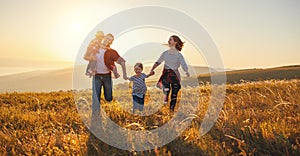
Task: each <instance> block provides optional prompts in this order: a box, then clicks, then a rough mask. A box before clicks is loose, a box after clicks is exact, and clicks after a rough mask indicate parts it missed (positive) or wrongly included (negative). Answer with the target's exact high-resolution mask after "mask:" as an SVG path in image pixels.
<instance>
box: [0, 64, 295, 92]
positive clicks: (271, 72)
mask: <svg viewBox="0 0 300 156" xmlns="http://www.w3.org/2000/svg"><path fill="white" fill-rule="evenodd" d="M117 67H118V71H119V73H120V74H121V75H122V71H121V68H120V66H117ZM85 68H86V66H85V65H78V66H75V68H65V69H59V70H40V71H33V72H26V73H20V74H12V75H5V76H0V86H1V87H0V92H14V91H17V92H20V91H22V92H49V91H58V90H71V89H88V88H91V83H92V78H89V77H87V76H86V75H85ZM150 68H151V67H150V66H146V67H145V69H144V72H145V73H149V71H150ZM189 69H190V73H191V77H190V78H187V77H186V76H185V73H184V72H183V71H182V69H180V72H181V75H182V85H183V86H195V85H198V84H199V82H205V81H210V74H209V73H210V72H211V73H212V74H213V75H218V72H217V71H218V70H216V69H213V68H208V67H200V66H196V67H194V66H190V67H189ZM155 72H156V74H155V76H152V77H150V78H148V79H147V82H152V83H155V82H156V81H157V79H158V78H159V76H160V75H161V72H162V66H159V67H158V68H157V69H156V70H155ZM127 73H128V76H131V75H132V74H133V69H132V67H131V66H128V67H127ZM226 75H227V82H228V83H239V82H240V81H241V80H246V81H258V80H266V79H292V78H300V65H295V66H285V67H277V68H268V69H245V70H234V71H226ZM121 83H128V81H125V80H124V79H123V78H122V77H120V78H119V79H113V84H121ZM151 85H152V86H154V84H151Z"/></svg>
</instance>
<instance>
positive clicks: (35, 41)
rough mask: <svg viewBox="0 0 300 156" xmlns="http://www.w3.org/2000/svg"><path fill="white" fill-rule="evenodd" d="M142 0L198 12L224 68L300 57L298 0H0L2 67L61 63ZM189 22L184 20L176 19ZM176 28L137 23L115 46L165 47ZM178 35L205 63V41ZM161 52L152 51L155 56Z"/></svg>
mask: <svg viewBox="0 0 300 156" xmlns="http://www.w3.org/2000/svg"><path fill="white" fill-rule="evenodd" d="M142 6H158V7H166V8H170V9H175V10H177V11H179V12H182V13H184V14H185V15H187V16H189V17H191V18H192V19H194V20H195V21H196V22H197V23H198V24H199V25H201V26H202V27H203V28H204V29H205V30H206V32H207V33H208V34H209V35H210V37H211V39H212V40H213V42H214V44H215V45H216V47H217V48H218V51H219V53H220V56H221V57H222V60H223V64H224V67H225V68H231V69H248V68H269V67H277V66H283V65H294V64H300V9H299V8H300V1H299V0H286V1H282V0H264V1H261V0H252V1H241V0H227V1H217V0H210V1H204V0H190V1H179V0H172V1H170V0H161V1H158V0H152V1H149V0H127V1H122V0H110V1H102V0H91V1H89V0H86V1H78V0H73V1H69V0H66V1H58V0H43V1H40V0H24V1H19V0H1V1H0V22H1V23H0V28H1V29H0V34H1V35H0V42H1V46H0V54H1V55H0V65H1V67H0V75H1V72H2V74H3V73H4V72H7V71H11V72H13V71H17V70H18V71H19V70H21V71H25V68H26V69H27V70H29V69H34V67H35V68H37V67H41V68H45V67H49V68H50V67H55V68H57V67H63V63H61V62H65V63H66V65H72V63H74V62H76V61H78V57H77V56H78V55H79V54H80V55H81V52H79V50H80V48H81V46H82V44H83V42H84V41H85V40H86V39H87V37H88V36H90V34H92V33H93V32H92V31H94V29H95V27H96V26H97V25H98V24H99V23H101V22H102V21H104V20H105V19H108V18H110V17H111V16H113V15H115V14H118V13H119V12H121V11H124V10H128V9H132V8H136V7H142ZM166 20H168V19H166ZM122 22H124V21H122ZM125 22H126V21H125ZM128 22H130V21H128ZM120 24H121V23H120ZM184 24H185V21H178V25H184ZM124 31H125V30H124ZM191 31H193V30H191ZM105 33H108V32H105ZM110 33H113V34H114V32H110ZM172 34H176V32H171V31H168V30H163V29H151V30H150V29H149V28H143V29H133V30H132V31H127V32H126V31H125V33H123V34H122V35H119V36H118V34H117V37H116V39H115V42H114V43H113V45H112V47H113V48H114V49H116V50H118V51H119V53H120V55H122V56H124V57H129V56H126V54H127V53H130V57H134V55H132V52H129V50H132V49H140V48H141V47H147V48H148V46H145V44H147V43H149V44H150V45H157V46H158V47H155V48H153V49H156V50H157V49H161V50H164V49H166V48H167V47H163V46H162V45H160V44H151V43H165V42H167V40H168V38H169V36H170V35H172ZM180 35H181V37H182V38H183V39H184V41H186V46H185V47H184V49H183V51H182V54H183V55H184V57H185V58H186V60H187V62H189V63H190V64H192V65H200V66H206V65H207V63H206V62H205V57H203V55H200V54H199V49H198V51H197V48H196V47H195V46H193V45H192V44H191V42H189V40H188V39H187V38H185V36H184V34H180ZM141 40H142V41H143V42H139V41H141ZM159 46H161V47H159ZM161 52H162V51H161ZM161 52H160V51H159V52H155V53H153V55H152V56H151V58H149V60H150V61H152V60H153V59H154V60H155V58H158V57H159V54H160V53H161ZM129 59H130V58H129ZM58 62H59V63H58ZM27 67H28V68H27Z"/></svg>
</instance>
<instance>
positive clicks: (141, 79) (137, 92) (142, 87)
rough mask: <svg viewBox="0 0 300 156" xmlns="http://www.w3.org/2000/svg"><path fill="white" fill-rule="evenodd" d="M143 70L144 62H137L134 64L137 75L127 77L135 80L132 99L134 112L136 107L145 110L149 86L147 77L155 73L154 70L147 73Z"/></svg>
mask: <svg viewBox="0 0 300 156" xmlns="http://www.w3.org/2000/svg"><path fill="white" fill-rule="evenodd" d="M142 71H143V64H142V63H136V64H135V65H134V72H135V75H133V76H131V77H127V79H128V80H130V81H132V82H133V86H132V99H133V109H132V112H133V113H134V112H135V110H136V109H138V110H139V111H143V110H144V101H145V94H146V91H147V86H146V83H145V78H148V77H149V76H152V75H154V72H151V73H150V74H148V75H146V74H145V73H142Z"/></svg>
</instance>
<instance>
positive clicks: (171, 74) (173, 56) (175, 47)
mask: <svg viewBox="0 0 300 156" xmlns="http://www.w3.org/2000/svg"><path fill="white" fill-rule="evenodd" d="M183 44H184V43H183V42H182V41H181V39H180V38H179V37H178V36H176V35H172V36H171V37H170V38H169V41H168V46H169V47H170V48H169V49H168V50H167V51H165V52H163V53H162V54H161V56H160V57H159V59H158V60H157V61H156V62H155V63H154V65H153V67H152V69H151V72H153V71H154V70H155V68H156V67H158V66H159V65H160V64H161V63H162V62H163V61H165V64H164V69H163V72H162V75H161V77H160V79H159V81H158V87H160V88H162V89H163V93H164V104H167V103H168V99H169V94H170V92H171V90H172V92H171V101H170V110H171V111H174V109H175V106H176V101H177V94H178V91H179V90H180V88H181V84H180V81H181V79H180V74H179V71H178V68H179V67H180V65H181V67H182V68H183V70H184V71H185V72H186V75H187V76H188V77H189V76H190V74H189V72H188V66H187V64H186V62H185V60H184V57H183V56H182V54H181V53H180V51H181V50H182V47H183Z"/></svg>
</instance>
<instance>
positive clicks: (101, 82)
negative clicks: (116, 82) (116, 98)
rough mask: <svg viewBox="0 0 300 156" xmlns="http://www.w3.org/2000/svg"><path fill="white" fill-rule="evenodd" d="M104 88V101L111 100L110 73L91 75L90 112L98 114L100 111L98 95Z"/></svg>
mask: <svg viewBox="0 0 300 156" xmlns="http://www.w3.org/2000/svg"><path fill="white" fill-rule="evenodd" d="M102 87H103V90H104V98H105V100H106V101H108V102H110V101H112V79H111V75H110V74H109V75H95V76H94V77H93V86H92V89H93V95H92V100H93V102H92V114H93V115H99V113H100V103H101V102H100V96H101V90H102Z"/></svg>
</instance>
